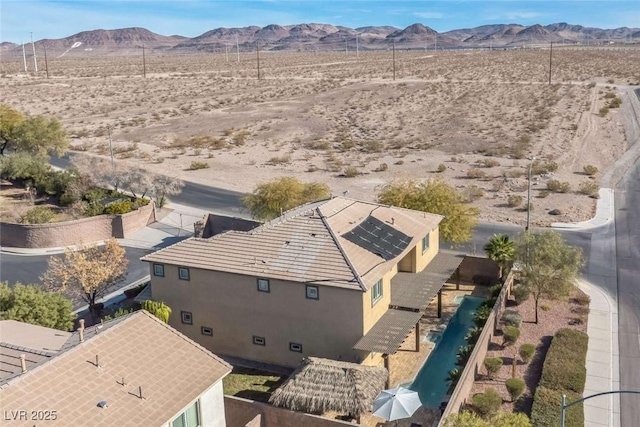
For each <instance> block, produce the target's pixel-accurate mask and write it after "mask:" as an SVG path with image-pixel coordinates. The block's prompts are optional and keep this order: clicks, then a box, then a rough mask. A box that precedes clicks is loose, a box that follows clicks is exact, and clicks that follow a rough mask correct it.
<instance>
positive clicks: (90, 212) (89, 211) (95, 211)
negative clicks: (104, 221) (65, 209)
mask: <svg viewBox="0 0 640 427" xmlns="http://www.w3.org/2000/svg"><path fill="white" fill-rule="evenodd" d="M103 213H104V205H103V204H102V203H100V202H97V201H94V202H89V203H87V205H86V208H85V211H84V214H85V216H97V215H102V214H103Z"/></svg>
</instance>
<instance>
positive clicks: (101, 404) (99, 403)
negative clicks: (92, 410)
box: [98, 400, 107, 408]
mask: <svg viewBox="0 0 640 427" xmlns="http://www.w3.org/2000/svg"><path fill="white" fill-rule="evenodd" d="M98 407H99V408H106V407H107V401H106V400H101V401H100V402H98Z"/></svg>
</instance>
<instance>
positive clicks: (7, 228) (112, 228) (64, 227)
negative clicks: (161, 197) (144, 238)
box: [0, 202, 155, 248]
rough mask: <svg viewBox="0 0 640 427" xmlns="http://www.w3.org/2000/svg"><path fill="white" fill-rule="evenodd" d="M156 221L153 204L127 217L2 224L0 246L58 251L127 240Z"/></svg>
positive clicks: (108, 216)
mask: <svg viewBox="0 0 640 427" xmlns="http://www.w3.org/2000/svg"><path fill="white" fill-rule="evenodd" d="M152 222H155V210H154V207H153V202H151V203H149V204H148V205H147V206H142V207H140V208H138V209H137V210H135V211H133V212H129V213H126V214H124V215H98V216H94V217H91V218H82V219H76V220H73V221H64V222H54V223H49V224H13V223H6V222H0V246H5V247H13V248H55V247H64V246H74V245H80V244H87V243H92V242H97V241H100V240H106V239H109V238H110V237H116V238H125V237H128V236H130V235H131V234H132V233H134V232H136V231H138V230H139V229H141V228H142V227H145V226H146V225H147V224H150V223H152Z"/></svg>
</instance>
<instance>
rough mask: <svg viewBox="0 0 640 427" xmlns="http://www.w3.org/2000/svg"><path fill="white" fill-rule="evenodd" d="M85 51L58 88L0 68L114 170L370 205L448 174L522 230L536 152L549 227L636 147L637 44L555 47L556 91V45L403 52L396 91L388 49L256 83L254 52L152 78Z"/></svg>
mask: <svg viewBox="0 0 640 427" xmlns="http://www.w3.org/2000/svg"><path fill="white" fill-rule="evenodd" d="M88 55H89V54H87V57H69V56H65V57H62V58H56V57H54V55H49V60H48V68H49V73H50V78H49V79H47V78H45V73H44V72H43V68H44V67H43V63H42V62H43V61H42V59H41V60H40V73H39V74H38V75H37V76H34V75H27V74H24V73H21V72H20V67H21V66H22V61H21V58H19V59H18V58H3V59H2V61H0V102H3V103H7V104H9V105H11V106H12V107H14V108H16V109H19V110H22V111H25V112H27V113H29V114H45V115H51V116H55V117H57V118H59V119H60V120H62V122H63V123H64V125H65V126H66V127H67V128H68V130H69V133H70V135H71V137H72V139H71V141H72V146H73V150H74V151H77V152H82V153H85V154H91V155H101V156H106V155H108V137H107V133H108V132H107V127H111V128H112V129H113V131H112V136H113V144H114V151H115V153H116V158H117V161H118V162H122V163H123V164H125V165H132V166H134V165H135V166H141V167H144V168H146V169H148V170H150V171H153V172H157V173H164V174H169V175H174V176H177V177H180V178H182V179H184V180H187V181H193V182H199V183H205V184H209V185H212V186H218V187H224V188H227V189H231V190H237V191H243V192H248V191H251V190H252V189H253V188H254V187H255V185H256V184H258V183H260V182H263V181H266V180H269V179H271V178H274V177H277V176H282V175H294V176H296V177H298V178H299V179H301V180H303V181H322V182H326V183H327V184H328V185H329V186H330V187H331V189H332V191H333V192H334V193H335V194H341V193H343V192H345V191H349V193H348V194H349V196H350V197H353V198H361V199H365V200H374V199H375V197H376V194H377V192H378V191H379V190H380V188H381V187H382V186H384V185H385V184H386V183H388V182H390V181H393V180H394V179H398V178H420V179H423V178H436V177H439V178H442V179H444V180H446V181H447V182H449V183H451V184H452V185H454V186H455V187H456V188H458V189H459V190H460V191H462V192H463V193H464V194H465V197H467V198H468V199H469V200H470V201H471V203H473V204H474V205H475V206H477V207H478V208H479V209H480V211H481V217H480V219H481V220H483V221H491V222H511V223H514V224H520V225H522V224H524V222H525V218H526V213H525V209H524V207H525V205H526V195H527V175H526V173H527V168H528V166H529V164H530V160H529V159H530V158H531V157H532V156H535V157H536V158H537V159H541V162H542V165H541V166H544V165H546V166H547V167H548V168H549V170H550V172H549V173H546V174H542V175H536V176H534V179H533V180H532V183H533V184H532V189H533V193H532V208H533V210H532V224H533V225H541V226H543V225H548V224H550V223H551V222H558V221H581V220H585V219H587V218H589V217H590V216H591V215H592V213H593V210H594V207H595V199H594V198H592V197H589V196H588V195H585V194H582V193H581V192H580V188H581V186H582V187H583V188H586V187H587V186H589V185H588V184H585V183H592V184H590V186H591V187H593V183H597V182H598V179H599V178H600V176H601V175H602V173H603V172H604V171H606V169H607V168H608V167H610V166H611V165H612V163H613V162H614V161H615V160H616V159H617V158H619V157H620V156H621V155H622V154H623V153H624V151H625V150H626V148H627V147H626V141H625V135H624V129H623V127H622V124H621V122H622V117H621V116H622V115H623V114H625V112H624V111H625V109H624V106H625V103H626V102H628V98H627V97H628V96H630V94H631V93H632V92H631V91H630V89H629V86H628V85H630V84H635V83H636V82H638V81H640V71H639V69H638V67H637V64H639V63H640V49H627V50H596V49H562V48H559V49H554V52H553V68H552V76H551V77H552V84H551V85H549V84H548V81H547V79H548V70H549V51H548V50H510V51H504V50H494V51H486V50H485V51H437V52H433V51H429V52H418V51H412V52H406V51H396V52H395V77H396V78H395V80H393V68H394V67H393V63H394V61H393V54H392V52H388V51H386V52H360V54H359V55H358V56H356V54H355V52H349V53H348V54H345V53H344V52H342V53H335V52H334V53H284V52H279V53H272V52H268V53H267V52H262V53H261V54H260V75H261V79H260V80H258V79H257V55H256V54H255V53H243V54H241V57H240V61H239V62H236V60H235V59H236V58H235V55H230V60H229V62H227V61H226V58H225V54H224V53H215V54H204V53H201V54H193V55H166V54H160V53H155V54H154V53H151V54H149V53H147V56H146V77H143V76H142V72H143V69H142V58H141V57H138V56H124V57H118V56H97V54H96V56H95V57H89V56H88ZM616 97H618V98H620V99H622V106H621V107H620V108H611V109H610V110H609V112H608V113H607V114H606V115H601V114H600V110H601V108H602V107H603V106H605V105H606V104H608V103H610V102H611V100H612V99H615V98H616ZM193 162H199V163H203V164H204V165H206V166H207V167H205V168H203V169H198V170H191V169H190V165H191V164H192V163H193ZM441 165H443V166H441ZM585 165H593V166H595V167H596V168H597V169H598V170H599V173H598V174H596V175H595V176H591V177H589V176H587V175H586V174H585V173H583V167H584V166H585ZM556 167H557V168H556ZM439 169H440V172H438V170H439ZM549 180H558V181H560V182H561V183H568V189H567V185H566V184H565V188H564V190H566V192H564V193H558V192H553V191H551V192H550V191H547V182H548V181H549ZM585 192H586V191H585ZM510 196H511V197H510ZM517 196H521V200H519V198H518V197H517ZM212 209H215V207H212ZM553 209H559V210H560V215H557V216H552V215H549V214H548V212H549V211H551V210H553Z"/></svg>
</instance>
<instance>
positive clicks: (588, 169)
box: [582, 165, 598, 176]
mask: <svg viewBox="0 0 640 427" xmlns="http://www.w3.org/2000/svg"><path fill="white" fill-rule="evenodd" d="M582 171H583V172H584V173H585V175H589V176H593V175H595V174H597V173H598V168H597V167H595V166H593V165H585V166H583V167H582Z"/></svg>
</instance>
